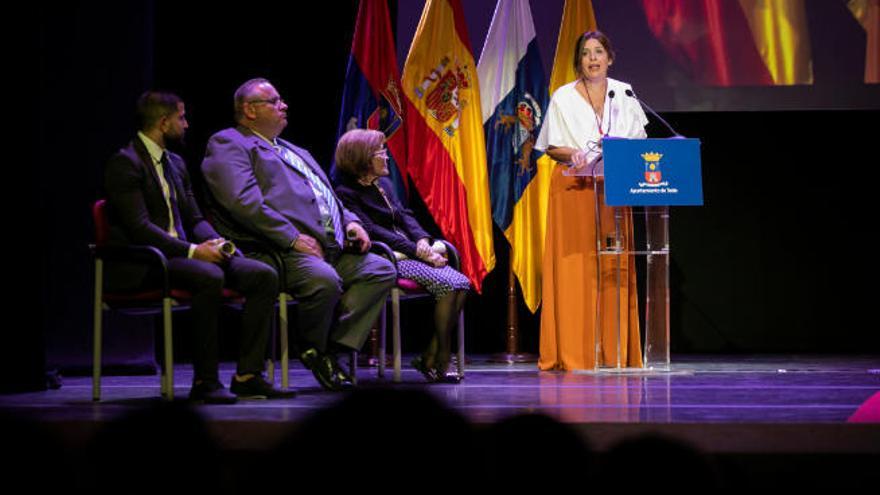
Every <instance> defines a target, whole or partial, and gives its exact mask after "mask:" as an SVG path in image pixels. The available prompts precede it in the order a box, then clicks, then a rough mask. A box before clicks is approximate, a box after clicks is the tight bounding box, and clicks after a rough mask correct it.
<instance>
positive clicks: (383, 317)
mask: <svg viewBox="0 0 880 495" xmlns="http://www.w3.org/2000/svg"><path fill="white" fill-rule="evenodd" d="M387 324H388V304H387V303H383V304H382V312H381V313H379V378H385V335H386V331H385V330H386V329H385V325H387Z"/></svg>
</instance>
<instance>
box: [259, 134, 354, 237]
mask: <svg viewBox="0 0 880 495" xmlns="http://www.w3.org/2000/svg"><path fill="white" fill-rule="evenodd" d="M275 149H277V150H278V151H279V152H280V153H281V155H282V156H283V157H284V159H285V160H286V161H287V163H289V164H291V165H292V166H293V168H295V169H297V170H298V171H299V172H301V173H302V174H303V175H305V176H306V179H308V180H309V181H310V182H311V183H312V186H313V187H314V188H315V189H317V190H318V191H320V193H321V195H322V196H324V202H325V203H326V204H327V207H328V208H329V209H330V223H332V224H333V235H334V237H335V238H336V244H337V245H338V246H339V247H340V248H341V247H343V246H344V244H343V241H344V239H345V235H344V234H343V233H342V217H341V216H340V214H339V205H337V204H336V197H335V196H334V195H333V191H331V190H330V188H329V187H327V184H325V183H324V181H323V180H321V178H320V177H318V176H317V175H316V174H315V172H313V171H312V169H311V167H309V166H308V165H306V163H305V162H304V161H302V159H300V157H298V156H297V155H296V153H294V152H293V151H291V150H289V149H287V148H286V147H284V146H280V145H279V146H277V147H276V148H275Z"/></svg>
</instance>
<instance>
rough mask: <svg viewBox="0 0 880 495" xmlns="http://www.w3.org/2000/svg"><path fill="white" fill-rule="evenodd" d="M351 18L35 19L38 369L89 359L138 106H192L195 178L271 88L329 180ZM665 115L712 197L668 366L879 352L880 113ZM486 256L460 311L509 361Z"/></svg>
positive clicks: (49, 14) (525, 324)
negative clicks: (210, 144)
mask: <svg viewBox="0 0 880 495" xmlns="http://www.w3.org/2000/svg"><path fill="white" fill-rule="evenodd" d="M304 5H306V6H304ZM356 7H357V4H356V2H353V1H352V2H325V3H324V4H316V3H314V2H310V3H308V4H303V3H297V2H268V3H262V4H254V5H237V6H235V7H233V6H232V5H231V4H230V5H222V6H220V7H218V6H208V5H202V4H198V5H190V4H187V3H183V4H181V3H176V2H167V1H140V2H124V3H119V4H116V3H109V2H108V3H99V4H94V3H77V4H73V5H65V6H60V7H54V8H52V9H49V8H45V9H42V11H41V12H39V22H38V23H37V24H39V30H38V32H39V44H40V54H39V55H40V56H39V64H40V91H41V94H42V95H44V96H45V97H44V98H42V99H41V101H40V109H41V110H40V115H39V126H40V127H39V129H40V132H39V140H40V142H39V147H38V149H39V152H38V157H39V158H38V159H39V163H38V164H37V167H36V168H37V170H38V174H37V178H36V180H37V181H38V185H37V187H36V188H34V189H35V191H34V195H35V196H36V198H35V201H37V202H38V210H39V211H40V214H41V218H40V220H39V221H35V222H34V223H33V224H30V225H29V228H32V229H33V230H32V231H30V232H29V234H30V235H32V236H33V237H34V238H38V239H43V240H45V242H43V243H42V244H41V246H42V247H41V249H40V251H39V258H40V262H41V263H40V267H41V270H40V276H39V277H38V278H37V280H39V282H40V284H41V287H40V290H39V294H40V296H39V303H40V304H39V308H38V309H37V310H36V311H35V312H36V314H35V315H34V320H35V321H39V322H40V323H39V324H36V325H29V327H30V328H32V329H33V330H32V333H33V335H34V336H35V338H34V340H33V342H34V343H35V344H34V345H40V344H39V343H40V342H43V344H42V345H45V349H46V351H47V356H48V364H49V366H63V365H65V364H66V363H71V362H78V363H81V362H83V359H86V358H87V356H88V355H89V353H90V349H91V348H90V345H91V338H90V335H91V323H92V317H91V291H92V275H91V273H92V265H91V261H90V258H89V255H88V250H87V248H86V246H87V244H88V243H89V242H90V241H91V239H92V228H93V227H92V223H91V219H90V212H89V207H90V205H91V203H92V202H93V201H94V200H95V199H96V198H98V197H99V196H100V194H101V193H100V177H101V170H102V167H103V164H104V162H105V161H106V159H107V158H108V157H109V155H110V154H111V153H113V152H114V151H115V150H116V149H118V148H119V147H121V146H123V145H125V143H126V142H127V141H128V140H129V139H130V138H131V136H132V135H133V133H134V125H133V118H132V113H133V105H134V101H135V99H136V97H137V96H138V95H139V94H140V93H141V92H142V91H144V90H145V89H147V88H149V87H156V88H164V89H167V90H170V91H174V92H176V93H178V94H179V95H180V96H182V97H183V99H184V100H185V101H186V105H187V115H188V117H189V121H190V125H191V127H190V131H189V133H188V135H187V143H186V146H185V147H184V148H183V149H182V150H180V151H181V152H182V154H183V155H184V157H185V158H186V159H187V161H188V163H189V167H190V171H191V173H193V175H194V176H195V178H196V180H198V166H199V163H200V161H201V157H202V155H203V153H204V146H205V142H206V140H207V138H208V137H209V136H210V135H211V134H212V133H214V132H216V131H217V130H219V129H222V128H224V127H227V126H229V125H232V93H233V91H234V90H235V88H236V87H237V86H238V85H239V84H240V83H241V82H243V81H244V80H245V79H247V78H250V77H256V76H263V77H267V78H269V79H270V80H272V81H273V82H274V83H275V85H276V86H277V88H278V89H279V91H280V92H281V94H282V96H283V97H284V98H285V99H286V100H287V102H288V104H289V105H290V111H289V122H290V123H289V126H288V128H287V130H286V131H285V133H284V137H286V138H287V139H290V140H292V141H294V142H296V143H298V144H300V145H303V146H305V147H306V148H309V149H310V150H311V151H312V152H313V154H314V155H315V157H316V158H317V159H318V161H319V162H321V163H322V164H324V165H325V166H327V165H328V164H329V160H330V155H331V153H332V151H333V147H334V139H335V133H336V125H337V118H338V116H337V112H338V108H339V106H340V98H341V93H342V81H343V77H344V72H345V67H346V64H347V61H348V51H349V47H350V43H351V36H352V31H353V23H354V18H355V14H356ZM392 11H393V12H396V9H392ZM306 25H308V26H309V29H305V28H304V26H306ZM398 25H400V23H398ZM315 26H317V27H318V28H317V29H316V28H315ZM475 44H476V45H479V46H481V44H482V42H481V41H480V43H475ZM666 116H667V117H668V120H670V122H671V123H672V124H673V125H676V126H677V127H678V128H679V131H680V132H682V133H683V134H686V135H688V136H692V137H698V138H701V139H702V141H703V173H704V183H705V184H704V189H705V196H706V206H704V207H702V208H675V209H674V210H673V218H672V249H673V253H674V254H673V257H672V261H673V293H672V297H673V321H672V324H673V328H672V345H673V351H675V352H852V353H864V352H876V351H877V350H878V349H880V346H878V344H880V333H878V332H876V330H875V328H874V327H875V323H874V318H873V311H872V309H873V308H872V302H873V301H872V299H873V294H874V293H875V290H874V289H873V286H874V283H875V277H876V274H877V270H876V268H875V263H874V261H873V260H874V254H873V247H872V244H871V242H870V232H871V231H873V227H874V225H875V224H876V222H875V220H874V207H873V203H874V201H873V200H874V198H875V197H876V196H877V191H876V190H875V188H876V186H874V185H873V184H875V183H876V182H877V180H876V173H875V170H876V166H875V165H874V164H875V163H876V161H877V160H876V155H875V149H874V148H875V147H874V144H875V142H876V135H875V134H876V133H875V132H873V131H871V129H872V128H876V122H877V121H878V112H876V111H870V112H869V111H794V112H744V113H733V112H717V113H669V114H666ZM651 131H652V132H653V133H655V134H656V135H657V136H661V135H665V134H664V133H663V131H662V130H661V129H659V128H656V129H654V128H652V129H651ZM416 209H417V210H418V211H419V212H420V214H423V210H421V209H420V205H419V204H418V203H417V204H416ZM496 249H497V251H498V267H497V269H496V271H495V272H494V273H493V274H491V275H490V276H489V279H488V280H487V282H486V285H485V287H486V288H485V293H484V294H483V295H482V296H474V297H472V298H471V300H470V301H469V304H468V317H467V323H468V347H469V351H470V352H483V353H488V352H496V351H501V350H503V348H504V330H505V322H504V318H503V317H502V316H501V315H504V314H505V303H506V293H505V292H506V287H505V286H506V279H507V274H506V270H507V258H508V255H507V247H506V245H505V244H504V241H503V240H502V238H501V237H500V236H496ZM429 310H430V306H428V305H422V306H419V305H414V306H412V307H410V308H408V309H407V310H406V312H405V314H404V316H405V318H406V319H407V321H409V322H411V323H413V324H415V323H417V322H419V321H420V320H424V321H428V320H429ZM520 315H521V317H522V318H521V322H520V323H521V336H522V344H523V348H524V349H525V350H528V351H536V350H537V332H538V321H539V320H538V318H537V317H536V316H532V315H529V314H528V312H527V311H526V310H525V309H524V307H523V306H522V304H521V305H520ZM413 326H414V327H418V325H413ZM423 333H424V335H421V334H420V335H418V336H412V337H408V338H407V339H406V342H407V344H408V347H409V346H410V345H416V346H417V345H421V343H422V342H423V340H424V338H426V337H427V332H423ZM183 342H185V340H184V341H183ZM184 345H185V344H184ZM413 349H414V347H413Z"/></svg>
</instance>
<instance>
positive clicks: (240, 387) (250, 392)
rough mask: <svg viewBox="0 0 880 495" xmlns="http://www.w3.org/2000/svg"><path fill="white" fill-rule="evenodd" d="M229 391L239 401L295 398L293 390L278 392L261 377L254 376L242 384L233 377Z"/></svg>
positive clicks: (278, 390)
mask: <svg viewBox="0 0 880 495" xmlns="http://www.w3.org/2000/svg"><path fill="white" fill-rule="evenodd" d="M229 390H230V392H232V393H233V394H235V395H237V396H238V398H239V399H292V398H294V397H296V392H294V391H293V390H280V389H277V388H275V387H273V386H272V384H270V383H269V382H267V381H266V379H265V378H263V375H254V377H253V378H251V379H250V380H245V381H243V382H240V381H238V380H237V379H236V378H235V377H233V378H232V385H230V386H229Z"/></svg>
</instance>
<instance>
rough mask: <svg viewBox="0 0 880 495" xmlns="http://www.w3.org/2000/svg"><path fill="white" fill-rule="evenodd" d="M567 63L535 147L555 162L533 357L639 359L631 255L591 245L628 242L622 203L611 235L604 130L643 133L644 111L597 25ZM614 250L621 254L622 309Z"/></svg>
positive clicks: (545, 361)
mask: <svg viewBox="0 0 880 495" xmlns="http://www.w3.org/2000/svg"><path fill="white" fill-rule="evenodd" d="M573 63H574V69H575V73H576V74H577V75H578V78H577V80H575V81H572V82H570V83H568V84H566V85H564V86H561V87H560V88H559V89H558V90H556V91H555V92H554V93H553V97H552V98H551V100H550V107H549V109H548V111H547V118H546V120H545V122H544V126H543V128H542V129H541V134H540V135H539V137H538V141H537V144H536V146H535V147H536V148H538V149H542V150H546V152H547V154H548V155H550V157H551V158H553V159H554V160H556V161H557V162H560V164H559V165H557V166H556V169H555V170H554V171H553V176H552V179H551V185H550V196H549V201H548V205H547V237H546V242H545V244H544V259H543V294H542V298H543V310H542V312H541V339H540V359H539V361H538V366H539V368H540V369H542V370H579V369H586V370H592V369H596V368H599V367H617V366H618V365H619V366H621V367H641V366H642V358H641V351H640V348H641V345H640V337H639V319H638V299H637V294H636V273H635V265H634V260H633V256H632V255H622V256H602V257H601V259H599V258H600V257H599V256H598V252H597V246H599V245H601V246H602V249H615V248H617V249H626V250H631V249H632V247H633V242H632V214H631V212H630V210H629V209H628V208H627V209H625V210H623V217H622V221H621V230H620V231H621V233H622V236H623V239H622V240H617V239H615V235H614V232H615V228H614V225H615V222H614V211H613V208H611V207H606V206H605V204H604V202H605V201H604V193H603V192H602V188H603V184H602V181H603V173H602V172H603V164H602V161H601V159H600V158H601V153H602V149H601V145H602V138H603V137H606V136H611V137H623V138H644V137H646V133H645V124H647V123H648V119H647V117H646V116H645V113H644V111H642V108H641V105H639V103H638V101H637V100H636V99H635V98H634V97H632V96H631V95H632V92H631V87H630V85H629V84H626V83H624V82H621V81H617V80H615V79H611V78H609V77H608V68H609V67H610V66H611V65H612V64H613V63H614V51H613V49H612V47H611V42H610V40H609V39H608V37H607V36H605V35H604V34H602V33H601V32H599V31H588V32H586V33H584V34H582V35H581V36H580V37H579V38H578V41H577V45H576V47H575V52H574V60H573ZM627 93H628V94H627ZM575 174H579V175H575ZM597 217H598V218H599V222H598V223H599V224H600V225H601V228H600V231H601V232H600V233H599V239H598V241H599V243H598V244H597V232H596V230H597V229H596V227H597ZM617 259H620V260H621V272H620V280H621V292H620V302H619V304H620V308H619V309H620V311H619V312H618V311H617V310H616V308H615V305H616V304H617V301H618V299H617V291H616V287H617V272H616V270H615V263H616V262H617V261H616V260H617ZM598 277H601V283H602V294H601V297H600V296H599V293H598V291H597V289H598V284H597V282H598ZM597 314H598V315H600V318H601V322H597ZM618 315H619V321H620V338H619V339H618V327H617V323H618ZM597 323H599V327H600V328H597ZM600 329H601V330H600ZM597 334H599V335H597ZM618 340H619V346H618ZM618 349H619V351H618Z"/></svg>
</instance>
